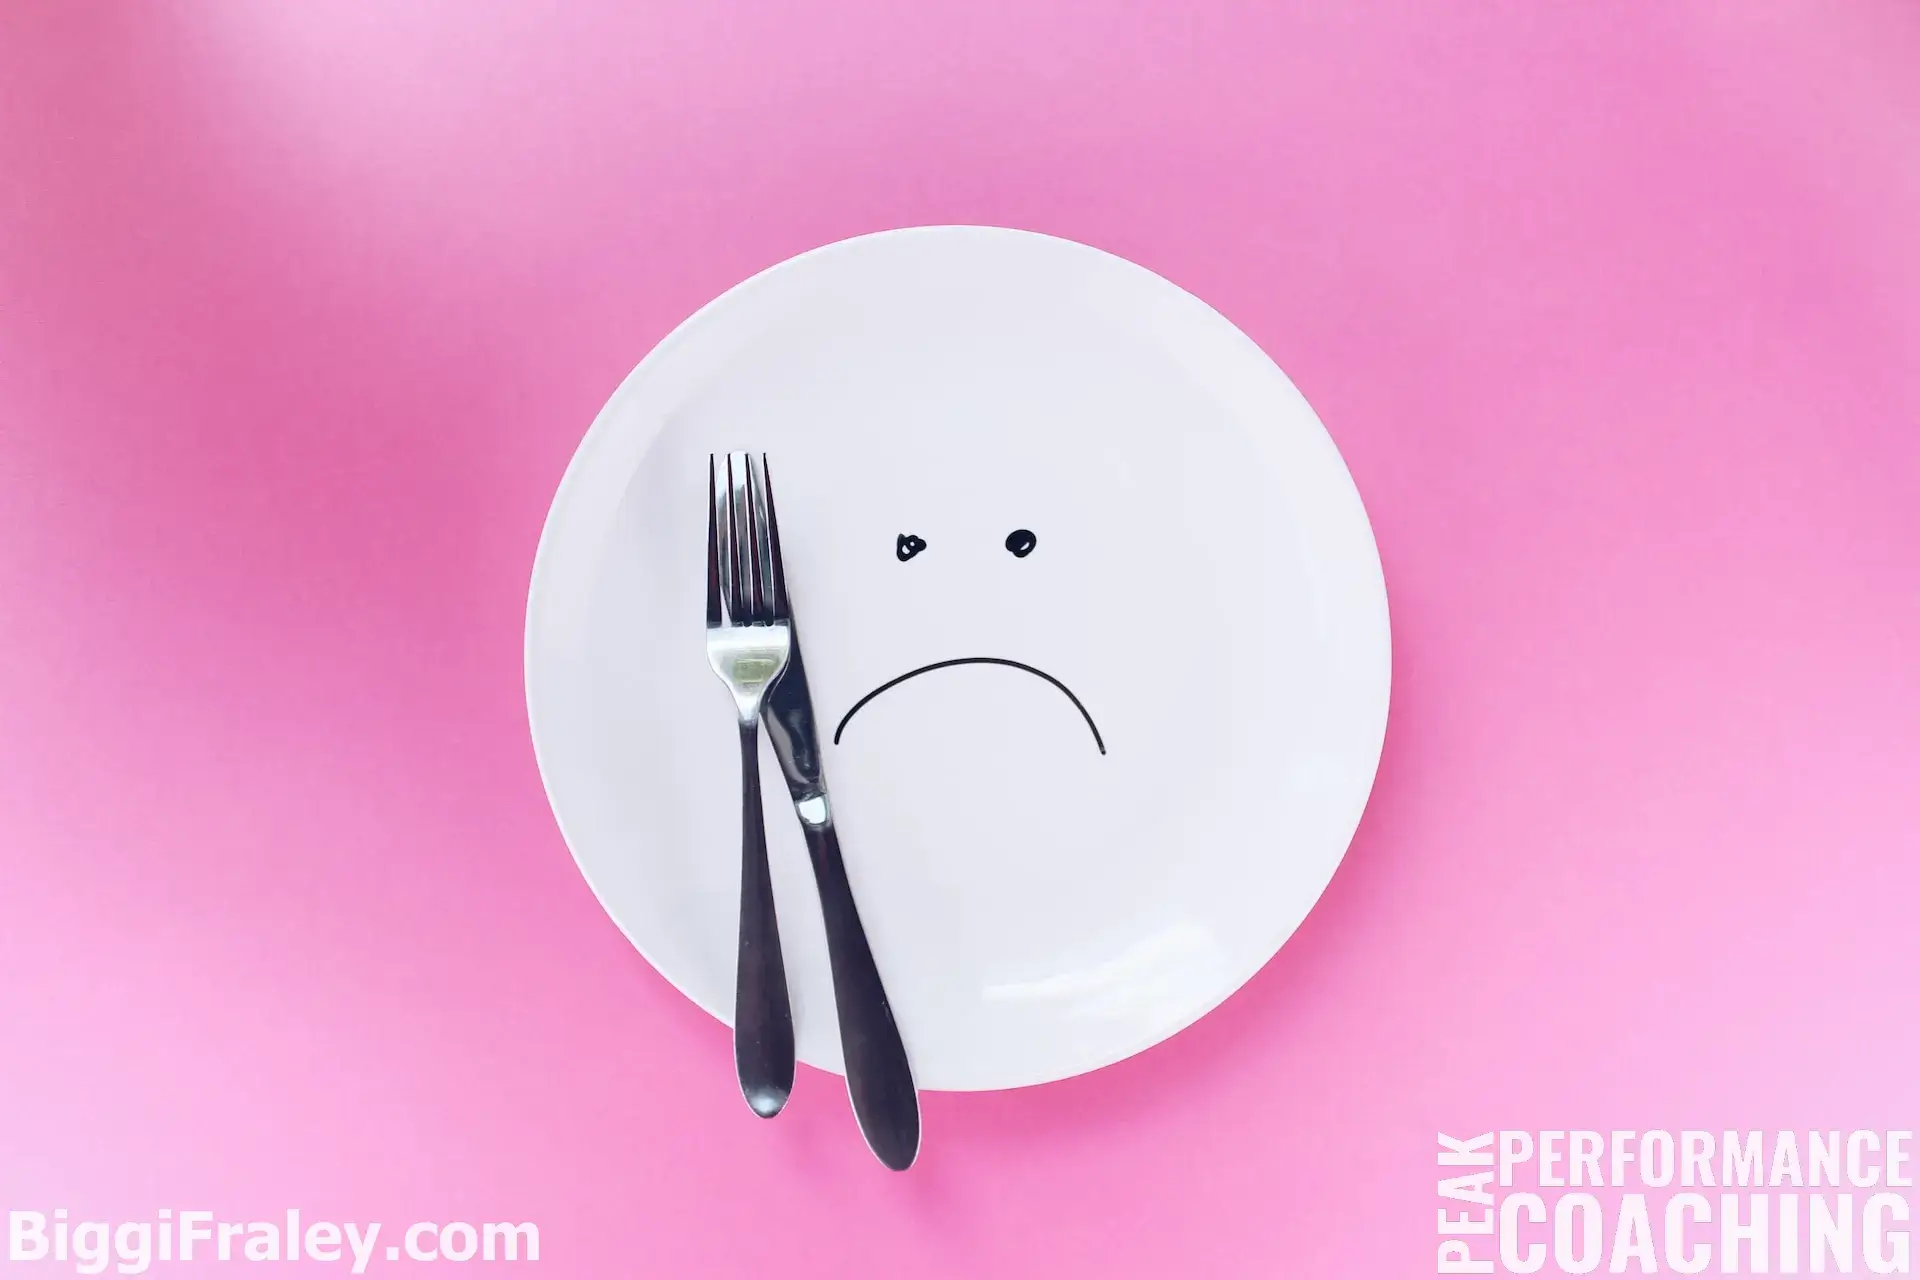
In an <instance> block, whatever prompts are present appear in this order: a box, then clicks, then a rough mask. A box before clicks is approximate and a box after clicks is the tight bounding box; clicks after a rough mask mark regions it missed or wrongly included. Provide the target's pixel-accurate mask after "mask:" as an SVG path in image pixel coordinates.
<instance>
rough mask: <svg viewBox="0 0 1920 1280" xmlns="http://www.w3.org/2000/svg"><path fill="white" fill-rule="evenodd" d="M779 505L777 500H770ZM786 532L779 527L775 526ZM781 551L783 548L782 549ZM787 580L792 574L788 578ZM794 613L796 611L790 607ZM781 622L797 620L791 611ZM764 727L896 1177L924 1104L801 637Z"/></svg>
mask: <svg viewBox="0 0 1920 1280" xmlns="http://www.w3.org/2000/svg"><path fill="white" fill-rule="evenodd" d="M768 502H769V503H771V502H772V494H771V493H769V494H768ZM775 528H778V525H775ZM773 553H774V555H775V557H776V558H777V557H778V556H779V554H780V548H779V545H778V543H777V542H776V543H775V545H774V548H773ZM780 576H781V577H782V578H784V577H785V576H786V575H785V574H784V573H783V574H781V575H780ZM788 607H789V608H791V606H790V604H789V605H788ZM783 616H789V617H790V616H791V614H790V613H788V614H785V615H783ZM761 721H762V724H763V725H764V726H765V727H766V730H767V737H768V738H769V739H770V740H771V741H772V742H773V754H774V755H775V756H776V757H778V759H779V761H780V772H781V773H782V774H783V775H784V776H785V777H786V780H787V790H788V792H790V793H791V794H792V796H793V808H794V812H795V813H797V814H799V815H800V828H801V830H802V831H803V832H804V833H805V834H806V840H807V857H808V860H809V861H811V862H812V863H813V880H814V884H815V885H816V886H817V887H818V888H819V891H820V912H821V915H822V916H824V917H825V919H826V925H827V960H828V964H829V965H830V967H831V968H832V970H833V1002H834V1005H835V1006H836V1008H837V1009H838V1011H839V1015H840V1050H841V1053H842V1055H843V1056H844V1057H845V1058H846V1065H847V1094H848V1096H849V1097H850V1098H852V1100H853V1114H854V1116H855V1117H856V1118H857V1119H858V1120H859V1122H860V1133H861V1136H863V1137H864V1138H866V1140H867V1146H868V1147H869V1148H870V1149H871V1150H872V1151H873V1154H874V1155H876V1156H878V1157H879V1159H880V1163H881V1164H884V1165H885V1166H887V1168H889V1169H896V1170H897V1169H905V1168H907V1167H908V1166H910V1165H911V1164H912V1163H913V1160H914V1157H915V1156H917V1155H918V1154H919V1153H920V1099H919V1096H918V1095H917V1094H916V1092H915V1090H914V1084H913V1070H912V1068H911V1067H909V1066H908V1064H907V1050H906V1046H905V1045H903V1044H902V1043H901V1042H900V1029H899V1028H898V1027H897V1026H895V1025H894V1021H893V1007H892V1006H891V1005H889V1004H888V1003H887V990H886V987H885V986H883V985H882V984H881V982H880V970H879V969H878V968H877V967H876V966H875V965H874V963H873V949H872V948H871V947H869V946H868V945H867V931H866V930H865V929H864V928H862V927H861V924H860V912H859V909H858V908H857V907H855V906H854V902H853V889H852V886H850V885H849V884H848V883H847V868H846V864H845V863H844V862H843V861H842V860H841V857H840V837H839V836H838V835H837V834H836V833H835V831H834V829H833V806H832V804H831V803H830V802H829V801H828V799H827V779H826V771H825V769H824V767H823V764H822V761H821V759H820V734H819V730H818V728H817V726H816V725H815V723H814V718H813V696H812V694H811V692H810V691H809V690H808V688H807V668H806V664H805V662H803V661H802V660H801V657H800V630H799V628H798V627H797V626H796V627H794V629H793V645H792V650H791V653H790V654H789V656H788V658H787V669H786V671H785V672H783V673H782V674H781V676H780V678H779V680H777V681H776V682H775V683H774V686H773V688H772V689H770V690H769V691H768V692H767V700H766V703H765V705H764V707H763V708H762V713H761Z"/></svg>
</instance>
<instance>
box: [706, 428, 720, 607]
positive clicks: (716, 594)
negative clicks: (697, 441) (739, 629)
mask: <svg viewBox="0 0 1920 1280" xmlns="http://www.w3.org/2000/svg"><path fill="white" fill-rule="evenodd" d="M716 483H717V479H716V476H715V468H714V464H713V455H712V454H708V455H707V626H708V627H710V628H711V627H718V626H720V625H722V624H723V622H724V616H723V615H722V613H721V610H720V518H719V514H718V504H719V493H718V491H717V490H716V488H715V485H716Z"/></svg>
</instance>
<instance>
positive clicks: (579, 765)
mask: <svg viewBox="0 0 1920 1280" xmlns="http://www.w3.org/2000/svg"><path fill="white" fill-rule="evenodd" d="M728 449H750V450H764V451H765V452H766V453H767V455H768V457H769V459H770V463H771V468H772V474H773V479H774V486H775V490H776V492H777V493H778V495H779V512H780V525H781V537H782V540H783V542H784V544H785V550H786V557H787V569H788V575H789V581H790V583H791V588H792V595H793V600H794V610H795V617H796V620H797V622H798V623H799V626H800V628H801V633H802V635H803V636H804V637H805V641H806V654H807V668H808V673H809V675H810V677H811V679H812V682H813V696H814V703H815V709H816V712H817V715H818V717H819V719H820V721H821V722H822V723H823V724H824V725H825V726H826V727H827V729H828V730H831V729H832V728H833V726H835V725H836V724H838V723H839V722H840V720H841V718H842V717H843V716H844V715H845V714H846V713H847V711H848V710H849V709H850V708H852V707H853V706H854V704H855V703H856V702H858V701H859V700H860V699H861V698H862V696H863V695H865V694H867V693H868V692H869V691H871V690H873V689H874V688H875V687H876V686H879V685H881V684H883V683H885V682H886V681H888V680H889V679H891V678H892V677H894V676H897V675H899V674H901V673H903V672H906V671H909V670H912V669H914V668H917V667H921V666H925V665H927V664H930V663H936V662H940V661H942V660H944V659H949V658H961V657H994V658H1003V659H1010V660H1013V661H1017V662H1021V663H1026V664H1029V665H1031V666H1034V667H1037V668H1039V669H1041V670H1043V671H1045V672H1047V673H1049V674H1050V675H1052V676H1053V677H1055V678H1056V679H1058V680H1059V681H1060V682H1062V683H1063V684H1064V685H1065V686H1066V687H1068V688H1069V689H1071V690H1072V692H1073V694H1074V695H1075V696H1076V697H1077V698H1078V699H1079V701H1080V702H1081V703H1082V704H1083V706H1084V708H1085V711H1086V713H1087V715H1088V716H1090V717H1091V723H1090V722H1089V720H1088V719H1087V718H1084V717H1083V716H1082V714H1081V713H1080V711H1078V710H1076V708H1075V706H1074V704H1073V702H1072V700H1070V699H1069V698H1068V697H1067V696H1065V695H1064V694H1063V693H1062V692H1061V691H1060V690H1059V689H1058V688H1056V687H1055V686H1053V685H1051V684H1049V683H1048V682H1047V681H1045V680H1043V679H1040V678H1038V677H1036V676H1034V675H1030V674H1027V673H1026V672H1024V671H1021V670H1019V669H1017V668H1014V667H1009V666H1002V665H992V664H970V665H961V666H951V667H944V668H941V669H939V670H937V671H933V672H930V673H928V674H926V675H923V676H919V677H917V678H915V679H912V680H908V681H905V682H904V683H901V684H899V685H896V686H895V687H893V688H891V689H889V690H887V691H886V692H885V693H883V694H881V695H880V696H878V697H876V698H874V699H873V700H872V701H871V702H869V703H867V704H866V705H865V706H863V707H862V708H861V709H860V711H859V713H858V714H857V715H856V716H854V718H853V719H852V720H851V721H850V722H849V723H848V724H847V725H846V729H845V734H844V736H843V738H842V739H841V741H840V742H839V744H838V745H831V744H830V745H828V746H827V747H826V758H827V780H828V784H829V786H830V788H831V791H832V795H833V799H834V810H835V814H836V818H837V822H838V826H839V830H840V838H841V842H842V845H843V847H844V849H845V854H846V860H847V866H848V873H849V875H850V877H851V879H852V882H853V888H854V892H855V895H856V896H857V898H858V900H859V904H860V912H861V915H862V917H863V918H864V919H865V921H866V925H867V930H868V933H869V936H870V938H871V940H872V944H873V951H874V955H875V957H876V959H877V960H878V963H879V966H880V971H881V974H882V976H883V977H884V979H885V981H886V984H887V990H888V992H889V994H890V996H891V999H892V1003H893V1006H894V1010H895V1013H896V1016H897V1017H898V1020H899V1023H900V1029H901V1034H902V1036H903V1037H904V1039H905V1041H906V1045H907V1050H908V1054H909V1056H910V1057H911V1058H912V1061H913V1067H914V1074H915V1076H916V1077H917V1079H918V1080H919V1083H920V1084H921V1086H922V1087H923V1088H929V1089H999V1088H1008V1087H1012V1086H1017V1085H1027V1084H1036V1083H1039V1082H1042V1081H1046V1080H1055V1079H1059V1078H1061V1077H1064V1076H1071V1075H1075V1074H1078V1073H1080V1072H1083V1071H1090V1070H1092V1069H1094V1068H1096V1067H1100V1066H1104V1065H1106V1064H1108V1063H1111V1062H1115V1061H1118V1060H1119V1059H1121V1058H1124V1057H1127V1056H1128V1055H1130V1054H1133V1053H1136V1052H1138V1051H1140V1050H1141V1049H1144V1048H1146V1047H1148V1046H1149V1045H1152V1044H1154V1043H1155V1042H1157V1041H1159V1040H1161V1039H1164V1038H1165V1037H1167V1036H1169V1035H1172V1034H1173V1033H1174V1032H1176V1031H1178V1030H1180V1028H1182V1027H1184V1026H1186V1025H1187V1024H1189V1023H1191V1022H1192V1021H1193V1020H1194V1019H1196V1018H1198V1017H1199V1016H1200V1015H1201V1014H1203V1013H1205V1012H1206V1011H1207V1010H1209V1009H1211V1008H1212V1007H1213V1006H1214V1005H1216V1004H1218V1003H1219V1002H1220V1001H1221V1000H1223V999H1225V998H1226V996H1227V995H1229V994H1230V993H1231V992H1232V991H1234V989H1235V988H1237V987H1238V986H1239V985H1240V984H1241V983H1243V982H1245V981H1246V980H1247V979H1248V978H1249V977H1251V976H1252V975H1253V973H1254V972H1255V971H1256V970H1258V969H1259V968H1260V966H1261V965H1262V964H1264V963H1265V962H1266V961H1267V960H1268V959H1269V958H1270V957H1272V955H1273V954H1274V952H1275V951H1276V950H1277V949H1278V948H1279V946H1280V944H1281V943H1282V942H1284V941H1285V940H1286V939H1287V936H1288V935H1289V934H1291V933H1292V932H1293V930H1294V929H1295V928H1296V927H1297V926H1298V925H1299V923H1300V921H1301V919H1302V918H1303V917H1304V916H1305V915H1306V913H1307V911H1308V909H1309V908H1311V907H1312V906H1313V903H1314V901H1315V900H1316V899H1317V898H1318V897H1319V895H1320V892H1321V890H1322V889H1324V888H1325V887H1326V884H1327V881H1328V879H1329V878H1330V877H1331V876H1332V874H1333V871H1334V868H1335V866H1337V865H1338V863H1339V861H1340V858H1341V855H1342V854H1343V853H1344V852H1345V850H1346V847H1347V843H1348V841H1349V840H1350V839H1351V838H1352V836H1353V832H1354V828H1355V826H1356V825H1357V824H1358V823H1359V820H1360V812H1361V809H1362V807H1363V806H1364V804H1365V802H1366V798H1367V792H1368V790H1369V788H1370V787H1371V786H1372V783H1373V775H1374V769H1375V766H1376V765H1377V763H1378V761H1379V755H1380V746H1381V739H1382V736H1383V734H1384V732H1385V728H1386V717H1387V684H1388V669H1389V661H1388V635H1387V602H1386V589H1385V585H1384V583H1383V581H1382V578H1381V573H1380V561H1379V556H1378V554H1377V552H1376V550H1375V547H1374V542H1373V535H1372V531H1371V529H1370V528H1369V526H1368V524H1367V518H1366V513H1365V511H1364V510H1363V509H1362V507H1361V504H1360V498H1359V495H1358V494H1357V493H1356V492H1355V491H1354V487H1353V482H1352V480H1351V479H1350V478H1349V477H1348V475H1347V471H1346V468H1345V466H1344V464H1343V463H1342V462H1341V460H1340V456H1339V453H1338V452H1337V451H1336V450H1335V448H1334V446H1333V443H1332V441H1331V440H1329V439H1328V437H1327V434H1326V432H1325V431H1324V430H1323V429H1322V428H1321V426H1320V422H1319V420H1318V419H1317V418H1316V417H1315V416H1314V413H1313V410H1312V409H1310V408H1309V407H1308V406H1307V403H1306V401H1305V400H1304V399H1302V398H1301V396H1300V394H1299V392H1297V391H1296V390H1295V389H1294V387H1293V385H1292V383H1290V382H1289V381H1288V380H1287V378H1286V376H1285V375H1284V374H1282V373H1281V372H1280V370H1279V369H1278V368H1276V367H1275V366H1274V364H1273V362H1272V361H1271V360H1269V359H1268V358H1267V357H1266V356H1265V355H1264V354H1263V353H1262V352H1261V351H1260V350H1259V348H1257V347H1256V346H1255V345H1254V344H1253V343H1252V342H1251V341H1250V340H1249V339H1248V338H1247V337H1246V336H1245V335H1244V334H1242V333H1241V332H1240V331H1239V330H1237V329H1235V328H1234V327H1233V325H1231V324H1230V323H1228V322H1227V321H1226V320H1225V319H1224V318H1222V317H1221V316H1220V315H1219V314H1218V313H1217V312H1215V311H1213V310H1212V309H1210V308H1209V307H1207V306H1206V305H1205V304H1204V303H1202V302H1200V301H1199V300H1197V299H1196V298H1194V297H1193V296H1191V295H1190V294H1187V293H1185V292H1183V291H1182V290H1180V289H1178V288H1176V287H1175V286H1174V285H1172V284H1169V283H1168V282H1167V281H1165V280H1163V279H1161V278H1160V277H1159V276H1156V275H1154V274H1153V273H1151V272H1149V271H1147V270H1145V269H1143V268H1141V267H1138V266H1135V265H1133V264H1132V263H1129V262H1126V261H1124V260H1122V259H1120V258H1116V257H1113V256H1111V255H1109V254H1106V253H1102V252H1100V251H1098V250H1095V249H1090V248H1087V247H1086V246H1084V245H1079V244H1074V243H1072V242H1070V241H1065V240H1057V239H1053V238H1051V237H1047V236H1040V235H1033V234H1030V233H1026V232H1018V231H1008V230H1001V229H997V228H988V227H923V228H914V229H910V230H903V231H892V232H886V233H883V234H880V235H872V236H863V237H861V238H859V239H855V240H848V241H844V242H842V243H839V244H833V245H829V246H827V247H825V248H823V249H819V250H816V251H814V252H811V253H807V254H803V255H801V256H800V257H797V258H794V259H792V260H791V261H788V262H784V263H781V264H780V265H779V266H777V267H774V268H772V269H771V270H768V271H766V272H763V273H762V274H760V275H757V276H755V277H754V278H753V279H751V280H748V281H746V282H745V283H744V284H741V285H739V286H738V287H736V288H734V289H731V290H729V291H728V292H727V293H725V294H724V295H722V296H721V297H720V298H718V299H716V300H715V301H714V302H712V303H711V304H709V305H708V306H707V307H705V308H704V309H702V310H701V311H700V312H699V313H698V314H697V315H695V316H694V317H693V318H692V319H690V320H688V321H687V322H686V323H685V324H683V325H681V326H680V327H679V328H678V329H676V330H675V331H674V332H673V333H672V334H671V335H669V336H668V337H667V338H666V340H665V341H663V342H662V343H661V344H660V345H659V346H658V347H657V348H655V349H654V351H653V352H652V353H651V354H650V355H648V356H647V358H646V359H645V360H643V361H641V363H640V365H639V367H638V368H636V369H635V370H634V371H633V373H632V374H631V375H630V376H629V377H628V378H627V380H626V381H625V382H624V383H622V384H621V386H620V389H619V390H618V391H617V392H615V393H614V396H613V398H612V399H611V400H610V401H608V402H607V406H606V408H605V409H603V410H602V411H601V413H600V416H599V417H598V418H597V419H596V420H595V421H594V424H593V427H592V429H591V430H590V431H588V433H587V436H586V439H585V440H584V441H583V442H582V443H581V445H580V450H579V452H578V453H577V454H576V455H575V457H574V459H573V463H572V465H571V466H570V467H568V469H567V473H566V477H565V478H564V479H563V480H562V481H561V484H560V490H559V493H558V494H557V496H556V497H555V498H554V503H553V509H552V512H551V513H550V514H549V516H548V518H547V526H546V530H545V532H544V534H543V536H542V538H541V541H540V550H539V554H538V556H537V557H536V559H535V563H534V572H533V585H532V592H531V598H530V600H529V602H528V607H527V649H526V665H527V670H526V676H527V703H528V709H529V714H530V716H531V720H532V728H533V740H534V747H535V751H536V753H537V754H538V757H539V762H540V771H541V775H542V777H543V778H544V779H545V782H546V787H547V794H548V796H549V798H550V799H551V801H552V803H553V809H554V813H555V814H556V815H557V816H558V818H559V821H560V826H561V829H562V831H563V832H564V834H565V836H566V839H567V843H568V844H569V846H571V848H572V850H573V853H574V857H575V858H576V860H577V861H578V862H579V864H580V869H581V871H582V873H583V874H584V875H585V876H586V878H587V881H588V883H589V884H591V885H592V887H593V890H594V892H595V893H596V894H597V895H599V898H600V901H601V903H602V904H603V905H604V906H605V907H606V909H607V913H608V914H609V915H610V916H612V917H613V919H614V921H615V922H616V923H617V924H618V925H619V926H620V928H621V929H622V930H624V931H625V932H626V935H627V936H628V937H629V938H630V939H632V941H633V944H634V946H636V947H638V948H639V949H640V952H641V954H642V955H644V956H645V957H646V958H647V959H648V960H649V961H650V962H651V963H652V964H653V966H654V967H655V968H657V969H658V970H659V971H660V972H661V973H662V974H663V975H665V977H666V978H667V980H668V981H670V982H672V983H673V984H674V985H675V986H676V987H678V988H679V989H680V990H681V991H683V992H685V993H686V994H687V996H688V997H689V998H691V999H692V1000H693V1001H695V1002H696V1003H697V1004H699V1005H700V1006H701V1007H702V1008H704V1009H706V1010H707V1011H708V1012H710V1013H712V1014H713V1015H714V1016H715V1017H718V1018H720V1019H721V1020H722V1021H727V1020H729V1018H730V1015H731V1012H732V1004H733V969H734V945H735V929H736V924H737V910H738V894H739V877H740V868H739V840H740V837H739V821H740V818H739V803H740V801H739V785H740V781H739V757H738V746H737V744H736V739H735V734H734V727H733V717H732V710H731V707H732V704H731V702H730V701H729V699H728V697H727V693H726V690H725V689H724V688H723V687H722V686H721V684H720V682H719V681H718V680H717V679H716V678H715V677H714V675H713V674H712V672H711V671H710V670H709V669H708V667H707V663H706V657H705V651H704V648H703V643H702V641H703V631H702V628H703V616H704V591H705V567H704V557H705V538H706V510H705V506H704V503H705V491H706V490H705V486H706V476H707V471H706V467H707V454H708V452H709V451H714V450H728ZM1020 529H1024V530H1028V531H1030V532H1031V533H1032V534H1033V535H1034V540H1035V545H1034V547H1033V550H1032V551H1031V553H1030V554H1028V555H1026V556H1022V557H1016V556H1014V555H1013V554H1011V553H1010V552H1009V551H1008V549H1007V546H1006V541H1007V539H1008V537H1009V535H1010V534H1011V533H1013V532H1014V531H1015V530H1020ZM902 535H911V536H913V537H915V538H918V539H922V540H924V542H925V543H926V547H925V550H923V551H921V552H919V553H918V554H917V555H914V556H912V557H911V559H908V560H904V561H903V560H902V559H901V558H900V557H899V555H898V553H897V552H898V543H899V539H900V538H901V536H902ZM1094 726H1097V729H1098V734H1099V737H1100V738H1101V739H1102V740H1103V742H1104V745H1105V753H1104V754H1103V753H1102V752H1101V750H1099V749H1098V746H1097V744H1096V741H1095V736H1094V732H1093V729H1094ZM762 753H763V763H762V765H761V768H762V771H763V777H764V779H765V785H766V788H767V791H766V799H767V804H766V824H767V832H768V837H769V843H770V846H771V856H772V860H773V876H774V882H775V894H776V897H777V900H778V904H779V913H780V932H781V941H782V943H783V945H784V947H785V951H786V962H787V972H788V975H789V982H790V984H791V987H792V991H793V1000H794V1017H795V1022H796V1026H797V1032H798V1039H799V1052H800V1057H801V1058H802V1060H804V1061H806V1062H809V1063H812V1064H814V1065H815V1066H818V1067H823V1068H826V1069H828V1070H831V1071H839V1070H840V1069H841V1057H840V1045H839V1040H838V1038H837V1031H836V1027H835V1022H834V1011H833V997H832V986H831V983H830V980H829V975H828V969H827V960H826V942H825V937H824V935H823V931H822V928H821V924H820V911H819V904H818V900H817V899H816V897H815V894H814V889H813V884H812V879H811V875H810V872H809V869H808V865H807V860H806V853H805V846H804V845H803V844H802V843H801V840H800V832H799V827H798V824H797V822H796V820H795V819H794V817H793V814H792V809H791V808H790V806H789V805H788V804H787V802H786V794H785V791H784V789H783V788H782V786H781V784H780V781H779V773H778V768H777V765H776V763H775V761H774V759H773V756H772V752H771V749H770V748H766V747H764V746H763V748H762Z"/></svg>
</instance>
